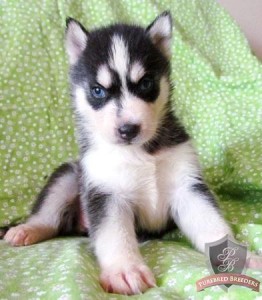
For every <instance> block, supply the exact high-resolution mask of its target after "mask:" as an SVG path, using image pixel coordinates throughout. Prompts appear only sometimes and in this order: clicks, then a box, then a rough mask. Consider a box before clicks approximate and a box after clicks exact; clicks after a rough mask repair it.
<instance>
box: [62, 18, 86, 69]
mask: <svg viewBox="0 0 262 300" xmlns="http://www.w3.org/2000/svg"><path fill="white" fill-rule="evenodd" d="M88 35H89V33H88V32H87V30H86V29H85V28H84V26H83V25H82V24H80V23H79V22H78V21H76V20H74V19H72V18H67V19H66V33H65V46H66V51H67V54H68V57H69V63H70V64H71V65H73V64H75V63H76V62H77V60H78V59H79V57H80V56H81V54H82V53H83V51H84V50H85V48H86V45H87V40H88Z"/></svg>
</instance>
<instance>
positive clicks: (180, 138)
mask: <svg viewBox="0 0 262 300" xmlns="http://www.w3.org/2000/svg"><path fill="white" fill-rule="evenodd" d="M188 139H189V136H188V134H187V133H186V131H185V129H184V127H183V126H182V125H181V124H180V123H179V121H178V119H177V118H176V117H175V116H174V115H173V113H172V111H171V110H170V109H168V110H167V113H166V115H165V116H164V117H163V121H162V123H161V124H160V126H159V128H158V129H157V133H156V135H155V136H154V137H153V138H152V139H151V140H150V141H149V142H147V143H145V144H144V145H143V147H144V149H145V150H146V151H147V152H148V153H150V154H154V153H156V152H157V151H159V150H160V149H162V148H166V147H172V146H175V145H178V144H180V143H184V142H186V141H187V140H188Z"/></svg>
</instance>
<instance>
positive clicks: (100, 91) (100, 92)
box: [91, 87, 106, 99]
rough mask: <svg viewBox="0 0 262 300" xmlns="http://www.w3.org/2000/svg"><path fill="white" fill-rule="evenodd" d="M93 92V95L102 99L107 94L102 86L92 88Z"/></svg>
mask: <svg viewBox="0 0 262 300" xmlns="http://www.w3.org/2000/svg"><path fill="white" fill-rule="evenodd" d="M91 93H92V95H93V97H95V98H97V99H102V98H105V96H106V92H105V90H104V89H102V88H100V87H94V88H92V89H91Z"/></svg>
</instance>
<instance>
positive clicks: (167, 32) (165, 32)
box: [146, 11, 172, 58]
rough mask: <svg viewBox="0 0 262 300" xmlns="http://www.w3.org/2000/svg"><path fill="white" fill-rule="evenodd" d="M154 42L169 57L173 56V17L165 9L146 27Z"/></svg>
mask: <svg viewBox="0 0 262 300" xmlns="http://www.w3.org/2000/svg"><path fill="white" fill-rule="evenodd" d="M146 31H147V33H148V34H149V36H150V38H151V40H152V42H153V44H154V45H155V46H156V47H157V48H158V49H159V50H160V51H161V52H162V53H163V54H164V55H165V56H166V57H167V58H169V57H170V56H171V38H172V17H171V14H170V12H169V11H164V12H163V13H162V14H161V15H159V16H158V17H157V18H156V19H155V20H154V21H153V22H152V23H151V24H150V25H149V26H148V27H147V29H146Z"/></svg>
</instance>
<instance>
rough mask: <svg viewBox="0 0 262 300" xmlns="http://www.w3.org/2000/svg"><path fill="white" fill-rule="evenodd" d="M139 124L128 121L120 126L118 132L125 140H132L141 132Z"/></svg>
mask: <svg viewBox="0 0 262 300" xmlns="http://www.w3.org/2000/svg"><path fill="white" fill-rule="evenodd" d="M140 129H141V128H140V125H139V124H132V123H126V124H123V125H121V126H120V127H119V128H118V133H119V136H120V138H121V139H122V140H123V141H126V142H131V141H132V140H133V139H134V138H135V137H136V136H137V135H138V134H139V132H140Z"/></svg>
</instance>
